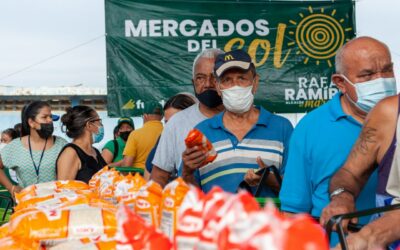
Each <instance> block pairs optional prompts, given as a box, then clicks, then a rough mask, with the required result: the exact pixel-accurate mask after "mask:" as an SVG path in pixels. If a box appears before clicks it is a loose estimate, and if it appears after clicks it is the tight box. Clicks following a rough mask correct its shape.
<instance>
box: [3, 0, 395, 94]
mask: <svg viewBox="0 0 400 250" xmlns="http://www.w3.org/2000/svg"><path fill="white" fill-rule="evenodd" d="M399 10H400V1H399V0H359V1H357V4H356V23H357V31H358V32H357V33H358V34H357V35H358V36H360V35H368V36H372V37H375V38H377V39H379V40H381V41H383V42H385V43H386V44H387V45H388V46H389V48H390V50H391V52H392V57H393V62H394V65H395V73H396V78H397V82H398V85H399V86H400V38H399V37H400V36H399V31H398V30H399V28H398V25H399V23H400V14H399ZM104 34H105V20H104V1H103V0H35V1H32V0H1V1H0V37H1V40H0V58H1V59H0V85H7V86H16V87H37V86H73V85H76V84H83V85H84V86H87V87H106V53H105V39H104ZM87 42H89V43H87ZM84 43H87V44H85V45H82V44H84ZM79 45H82V46H79ZM77 46H78V48H77V49H74V50H71V51H69V52H66V53H64V54H62V55H59V56H57V57H54V58H53V59H51V60H48V61H45V62H43V63H40V64H38V65H36V66H33V67H29V68H28V69H26V67H28V66H31V65H34V64H36V63H38V62H41V61H43V60H45V59H47V58H49V57H53V56H55V55H58V54H60V53H61V52H63V51H66V50H69V49H71V48H75V47H77ZM21 70H22V71H21ZM18 71H21V72H18ZM16 72H18V73H16Z"/></svg>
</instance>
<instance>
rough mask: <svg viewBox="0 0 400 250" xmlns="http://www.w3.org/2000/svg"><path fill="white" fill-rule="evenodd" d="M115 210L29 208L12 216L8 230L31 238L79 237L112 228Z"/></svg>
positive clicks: (110, 232)
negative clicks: (29, 209)
mask: <svg viewBox="0 0 400 250" xmlns="http://www.w3.org/2000/svg"><path fill="white" fill-rule="evenodd" d="M115 213H116V210H115V209H110V208H109V207H107V208H101V207H96V206H88V205H77V206H72V207H67V208H63V209H48V210H36V211H31V212H28V213H25V214H21V215H20V216H17V217H14V218H12V220H11V221H10V223H9V224H10V226H9V233H10V235H12V236H14V237H19V238H23V239H31V240H43V239H49V240H51V239H63V238H69V239H79V238H84V237H97V236H101V235H106V236H108V237H113V236H114V235H115V231H116V226H117V225H116V218H115Z"/></svg>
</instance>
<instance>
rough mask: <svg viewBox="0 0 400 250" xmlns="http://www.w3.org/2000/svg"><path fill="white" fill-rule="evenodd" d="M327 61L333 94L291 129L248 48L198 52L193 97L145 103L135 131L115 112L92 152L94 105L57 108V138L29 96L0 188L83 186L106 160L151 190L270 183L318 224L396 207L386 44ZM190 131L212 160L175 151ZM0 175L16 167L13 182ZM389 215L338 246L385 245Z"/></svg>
mask: <svg viewBox="0 0 400 250" xmlns="http://www.w3.org/2000/svg"><path fill="white" fill-rule="evenodd" d="M335 66H336V68H335V71H336V72H335V73H334V74H333V75H332V82H333V83H334V84H335V85H336V87H337V88H338V89H339V92H338V93H337V94H336V95H335V96H334V97H333V98H332V99H331V100H330V101H328V102H327V103H326V104H324V105H322V106H321V107H319V108H317V109H315V110H313V111H312V112H310V113H309V114H307V115H306V116H305V117H304V118H303V119H302V120H301V121H300V122H299V124H298V125H297V126H296V127H295V128H294V129H293V126H292V124H291V123H290V122H289V120H287V119H286V118H284V117H282V116H279V115H276V114H273V113H271V112H269V111H268V110H267V109H265V108H264V107H262V106H257V105H255V104H254V96H255V95H256V93H257V89H258V88H259V81H260V79H259V76H258V74H257V70H256V67H255V66H254V64H253V62H252V60H251V57H250V56H249V54H248V53H246V52H245V51H243V50H240V49H239V50H233V51H229V52H224V51H222V50H219V49H207V50H204V51H202V52H201V53H199V54H198V55H197V57H196V58H195V59H194V62H193V67H192V83H193V89H194V95H192V94H190V93H179V94H177V95H175V96H173V97H171V98H170V99H169V100H168V101H167V102H166V104H165V105H164V106H163V107H162V106H161V105H160V104H159V103H152V102H149V103H146V105H145V107H144V110H143V116H142V117H143V127H141V128H135V125H134V123H133V120H132V119H131V118H130V117H121V118H120V119H119V120H118V122H117V126H116V127H115V129H114V131H113V134H114V139H113V140H111V141H109V142H107V143H106V144H105V146H104V148H103V149H102V150H101V152H100V151H99V150H98V149H96V148H95V147H94V146H93V144H94V143H98V142H100V141H101V140H102V139H103V137H104V133H105V131H104V127H103V124H102V120H101V118H100V117H99V115H98V113H97V112H96V111H95V110H94V109H93V108H91V107H89V106H75V107H71V108H68V109H67V110H66V113H65V114H64V115H63V116H62V117H61V122H62V125H63V132H65V133H66V135H67V136H68V137H69V138H71V142H70V143H67V141H66V140H64V139H63V138H61V137H57V136H53V131H54V127H53V120H54V119H55V117H54V116H53V115H52V113H51V107H50V106H49V104H47V103H46V102H43V101H36V102H32V103H30V104H29V105H27V106H25V107H24V109H23V110H22V112H21V131H20V132H18V131H17V128H16V129H7V130H5V131H3V133H2V135H1V144H0V145H1V146H0V147H1V149H0V150H1V151H0V156H1V161H0V183H1V184H2V185H3V186H4V187H5V188H6V189H7V190H9V192H10V193H11V194H15V193H17V192H19V191H20V190H21V189H22V188H24V187H26V186H28V185H31V184H36V183H40V182H47V181H52V180H56V179H58V180H81V181H84V182H88V181H89V180H90V178H91V177H92V176H93V175H94V174H95V173H96V172H97V171H99V170H100V169H101V168H103V167H104V166H106V165H108V166H110V167H136V168H141V169H143V170H144V172H145V178H147V179H152V180H153V181H155V182H157V183H159V184H160V185H161V186H162V187H164V186H166V185H167V184H168V183H169V182H170V181H171V180H173V179H174V178H176V177H177V176H181V177H182V178H183V179H184V180H185V181H186V182H187V183H190V184H193V185H196V186H198V187H199V188H200V189H201V190H203V191H204V192H208V191H209V190H211V189H212V187H214V186H219V187H221V188H222V189H223V190H225V191H228V192H237V191H238V190H239V189H240V188H239V186H240V184H241V183H242V182H246V183H247V184H248V185H249V186H250V188H251V189H256V188H259V187H263V192H261V193H260V195H261V196H263V197H273V196H276V192H273V191H276V190H278V191H280V192H279V199H280V202H281V210H282V211H283V212H284V213H286V214H288V215H289V216H292V215H293V214H297V213H309V214H311V215H312V216H313V217H316V218H320V223H321V225H325V224H326V223H327V221H328V220H329V219H330V218H331V217H332V216H334V215H337V214H343V213H349V212H353V211H356V210H362V209H367V208H373V207H376V206H384V205H387V204H394V203H398V202H400V158H399V157H400V149H398V147H397V140H398V138H400V123H399V122H398V121H399V119H398V118H399V114H400V99H399V98H398V95H396V94H397V88H396V81H395V78H394V70H393V63H392V60H391V55H390V51H389V49H388V47H387V46H386V45H385V44H384V43H382V42H380V41H378V40H376V39H373V38H371V37H359V38H355V39H353V40H351V41H349V42H347V43H346V44H345V45H344V46H342V47H341V48H340V49H339V50H338V51H337V53H336V62H335ZM163 119H164V123H162V120H163ZM193 128H195V129H197V130H198V131H200V132H201V133H202V134H203V135H204V136H205V137H206V138H207V139H208V140H209V142H210V143H211V145H212V147H213V148H214V150H215V151H216V152H217V157H216V159H215V160H214V161H212V162H210V163H207V164H204V163H205V161H206V159H207V157H208V156H209V151H205V150H204V149H203V148H201V147H198V146H194V147H188V146H186V144H185V138H186V137H187V135H188V133H189V131H190V130H192V129H193ZM17 155H18V157H16V156H17ZM269 166H274V167H275V168H276V169H277V170H278V171H279V175H280V177H281V178H282V179H283V182H282V184H281V183H280V182H279V180H278V179H279V178H273V177H274V176H273V175H269V176H268V178H266V179H263V178H261V174H260V171H259V170H262V169H265V168H266V167H269ZM5 170H7V171H8V170H13V171H15V173H16V177H17V178H16V180H15V181H12V180H11V179H10V178H9V175H8V174H7V173H6V172H7V171H5ZM267 174H268V173H267ZM399 213H400V211H392V212H387V213H385V214H382V215H379V216H375V217H365V218H363V219H362V220H360V221H359V223H361V224H362V225H364V226H363V227H362V229H361V231H360V232H358V233H353V234H350V236H348V244H349V249H376V248H380V247H388V246H394V245H395V244H396V240H399V239H400V232H399V229H398V228H397V226H396V224H397V222H398V221H399V218H400V217H399ZM347 224H348V221H344V224H343V225H344V226H345V227H346V226H347ZM335 243H337V239H332V244H335Z"/></svg>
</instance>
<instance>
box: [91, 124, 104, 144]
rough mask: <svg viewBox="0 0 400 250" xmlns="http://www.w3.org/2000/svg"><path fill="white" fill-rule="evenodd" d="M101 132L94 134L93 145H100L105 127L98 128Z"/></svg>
mask: <svg viewBox="0 0 400 250" xmlns="http://www.w3.org/2000/svg"><path fill="white" fill-rule="evenodd" d="M98 128H99V131H98V132H97V133H93V134H92V139H93V143H99V142H101V140H103V138H104V127H103V126H100V127H98Z"/></svg>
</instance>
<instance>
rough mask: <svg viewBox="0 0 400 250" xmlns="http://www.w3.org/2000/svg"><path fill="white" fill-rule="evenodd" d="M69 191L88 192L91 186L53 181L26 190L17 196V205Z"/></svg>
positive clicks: (82, 183)
mask: <svg viewBox="0 0 400 250" xmlns="http://www.w3.org/2000/svg"><path fill="white" fill-rule="evenodd" d="M60 189H68V190H87V189H89V186H88V185H87V184H86V183H84V182H81V181H51V182H45V183H40V184H36V185H31V186H29V187H26V188H24V189H23V190H22V191H21V192H19V193H16V194H15V199H16V201H17V203H20V202H23V201H26V200H29V199H32V198H35V197H45V196H49V195H52V194H54V193H55V192H56V190H60Z"/></svg>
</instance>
